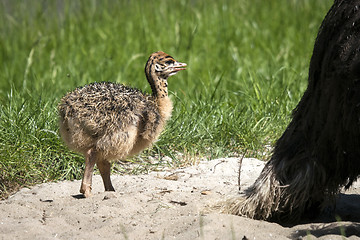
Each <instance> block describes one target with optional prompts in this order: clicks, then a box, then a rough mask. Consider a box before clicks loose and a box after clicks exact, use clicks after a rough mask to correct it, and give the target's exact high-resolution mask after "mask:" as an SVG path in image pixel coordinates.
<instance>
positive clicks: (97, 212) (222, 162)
mask: <svg viewBox="0 0 360 240" xmlns="http://www.w3.org/2000/svg"><path fill="white" fill-rule="evenodd" d="M238 161H239V159H238V158H227V159H216V160H212V161H203V162H200V164H199V165H197V166H192V167H187V168H182V169H176V170H169V171H163V172H151V173H149V174H146V175H136V176H128V175H127V176H120V175H112V181H113V185H114V187H115V189H116V190H117V191H116V192H103V190H104V189H103V185H102V181H101V177H100V176H98V175H96V176H94V179H93V196H92V197H91V198H87V199H85V198H82V197H81V195H79V194H78V193H79V188H80V181H63V182H54V183H44V184H40V185H36V186H34V187H32V188H23V189H21V190H20V191H19V192H17V193H16V194H14V195H12V196H10V197H9V198H8V199H6V200H4V201H1V202H0V212H1V215H0V239H258V240H259V239H344V236H346V237H347V238H348V239H360V182H359V181H358V182H356V183H355V184H354V185H353V186H352V187H351V189H350V190H348V191H347V192H346V193H344V194H341V195H340V196H339V199H338V201H337V205H336V209H335V212H336V214H337V215H338V216H340V218H341V220H340V218H338V220H336V219H335V217H334V214H330V213H328V214H327V215H326V214H325V215H324V216H321V217H319V219H317V220H315V221H313V222H306V223H302V224H298V225H295V226H292V227H285V226H281V225H279V224H277V223H270V222H266V221H257V220H252V219H248V218H244V217H239V216H233V215H227V214H220V213H218V212H214V211H211V212H208V208H207V206H209V205H210V206H211V205H213V204H215V203H216V202H218V201H221V200H224V199H226V198H228V197H230V196H234V195H236V194H238V185H237V184H238ZM242 165H243V166H242V171H241V189H242V190H244V189H245V188H246V187H247V186H249V185H250V184H251V183H253V182H254V181H255V179H256V177H257V176H258V175H259V174H260V171H261V169H262V168H263V166H264V162H262V161H259V160H257V159H251V158H247V159H244V160H243V164H242Z"/></svg>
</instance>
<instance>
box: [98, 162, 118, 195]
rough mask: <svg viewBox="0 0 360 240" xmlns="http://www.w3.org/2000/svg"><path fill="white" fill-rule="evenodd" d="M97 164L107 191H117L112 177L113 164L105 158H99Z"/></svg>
mask: <svg viewBox="0 0 360 240" xmlns="http://www.w3.org/2000/svg"><path fill="white" fill-rule="evenodd" d="M96 165H97V167H98V169H99V171H100V174H101V177H102V179H103V182H104V187H105V191H115V189H114V187H113V185H112V184H111V179H110V172H111V164H110V163H109V162H108V161H106V160H105V159H98V160H97V162H96Z"/></svg>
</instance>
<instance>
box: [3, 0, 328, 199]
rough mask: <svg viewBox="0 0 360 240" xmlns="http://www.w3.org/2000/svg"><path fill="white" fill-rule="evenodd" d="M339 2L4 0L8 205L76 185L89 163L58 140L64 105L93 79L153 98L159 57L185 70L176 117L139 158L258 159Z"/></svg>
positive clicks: (176, 91)
mask: <svg viewBox="0 0 360 240" xmlns="http://www.w3.org/2000/svg"><path fill="white" fill-rule="evenodd" d="M331 3H332V1H331V0H327V1H311V0H289V1H281V0H274V1H265V0H254V1H245V0H240V1H239V0H226V1H192V0H176V1H166V0H160V1H110V0H108V1H100V0H91V1H80V0H76V1H36V2H31V3H30V2H28V1H10V0H0V43H1V44H0V62H1V63H2V64H1V65H0V191H1V192H0V196H1V197H5V196H7V194H8V193H9V192H11V191H12V190H13V189H16V187H20V186H24V185H31V184H35V183H39V182H44V181H52V180H62V179H78V178H80V177H81V173H82V165H83V160H82V157H81V156H79V155H77V154H75V153H72V152H70V151H69V150H68V149H67V147H66V146H64V144H63V143H62V141H61V139H60V137H59V133H58V125H57V121H58V118H57V111H56V106H57V103H58V101H59V100H60V98H61V97H62V96H63V95H64V94H65V93H66V92H67V91H70V90H72V89H74V88H75V87H77V86H81V85H84V84H87V83H90V82H94V81H97V82H100V81H112V82H118V83H123V84H126V85H131V86H134V87H137V88H140V89H142V90H145V91H147V92H149V91H150V87H149V86H148V84H147V81H146V80H145V77H144V72H143V68H144V65H145V62H146V60H147V58H148V56H149V55H150V54H151V53H152V52H154V51H158V50H162V51H165V52H166V53H169V54H171V55H173V56H174V57H175V58H176V59H178V60H179V61H182V62H186V63H187V64H188V69H187V70H186V71H185V72H182V73H181V74H179V75H178V76H175V77H174V78H172V79H170V80H169V90H170V91H172V93H171V96H172V98H173V102H174V112H173V117H172V119H171V120H170V122H169V124H168V126H167V128H166V130H165V131H164V133H163V134H162V136H161V138H160V140H159V141H158V142H157V143H156V144H155V146H154V148H152V149H150V150H147V151H145V152H144V153H143V154H142V155H141V156H140V158H141V159H147V158H148V157H149V156H150V157H153V158H155V159H158V160H157V162H156V163H155V165H156V164H158V163H159V162H161V156H169V157H171V158H172V159H173V160H174V161H173V162H172V163H169V164H170V165H179V164H183V163H182V161H183V159H182V158H183V157H184V156H193V157H196V158H200V157H206V158H208V159H211V158H216V157H224V156H233V155H237V154H241V153H243V152H244V150H245V149H247V150H248V151H247V152H248V153H249V156H254V157H262V152H263V151H264V146H265V145H269V144H270V145H272V144H274V142H275V141H276V139H277V138H278V137H279V136H280V135H281V133H282V132H283V130H284V128H285V127H286V125H287V123H288V122H289V120H290V113H291V110H292V109H293V108H294V107H295V106H296V104H297V102H298V101H299V99H300V98H301V96H302V94H303V92H304V90H305V88H306V85H307V71H308V70H307V69H308V63H309V60H310V56H311V52H312V47H313V43H314V41H315V37H316V33H317V30H318V27H319V26H320V23H321V20H322V18H323V17H324V15H325V13H326V11H327V9H328V8H329V6H330V5H331ZM181 156H182V157H181ZM144 165H145V164H144ZM147 167H149V168H151V166H147Z"/></svg>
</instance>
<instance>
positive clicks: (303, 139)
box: [226, 0, 360, 222]
mask: <svg viewBox="0 0 360 240" xmlns="http://www.w3.org/2000/svg"><path fill="white" fill-rule="evenodd" d="M359 174H360V0H335V2H334V4H333V6H332V7H331V9H330V10H329V12H328V13H327V15H326V17H325V19H324V21H323V22H322V25H321V27H320V30H319V33H318V35H317V38H316V42H315V46H314V50H313V55H312V57H311V61H310V69H309V78H308V87H307V90H306V92H305V93H304V95H303V97H302V99H301V101H300V102H299V104H298V105H297V107H296V108H295V109H294V111H293V115H292V121H291V123H290V124H289V126H288V127H287V129H286V130H285V132H284V133H283V135H282V136H281V137H280V139H278V141H277V143H276V145H275V148H274V151H273V154H272V157H271V159H270V160H269V161H268V162H267V164H266V165H265V167H264V169H263V170H262V172H261V175H260V176H259V178H258V179H257V180H256V182H255V183H254V184H253V185H252V186H251V187H250V188H249V189H248V190H247V192H246V196H245V198H241V197H238V198H235V199H231V200H229V201H228V202H227V204H226V205H227V212H230V213H232V214H237V215H243V216H248V217H250V218H254V219H264V220H275V221H280V222H284V221H285V222H296V221H297V220H299V219H300V218H301V217H303V216H304V215H305V214H306V213H309V212H310V213H314V210H321V209H322V208H323V207H324V206H325V205H327V203H328V202H329V200H334V198H335V196H336V194H337V193H338V192H339V189H340V188H341V187H344V186H345V189H347V188H349V187H350V186H351V184H352V183H353V182H354V181H355V180H356V179H357V178H358V176H359Z"/></svg>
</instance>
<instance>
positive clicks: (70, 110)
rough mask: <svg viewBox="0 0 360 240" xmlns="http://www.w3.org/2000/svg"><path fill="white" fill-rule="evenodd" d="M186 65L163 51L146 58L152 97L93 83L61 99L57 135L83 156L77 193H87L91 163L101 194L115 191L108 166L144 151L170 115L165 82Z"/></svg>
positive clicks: (108, 84) (88, 194) (126, 88)
mask: <svg viewBox="0 0 360 240" xmlns="http://www.w3.org/2000/svg"><path fill="white" fill-rule="evenodd" d="M185 66H186V64H185V63H181V62H178V61H176V60H175V59H174V58H172V57H171V56H169V55H168V54H166V53H164V52H161V51H160V52H156V53H153V54H151V56H150V57H149V59H148V61H147V63H146V66H145V75H146V78H147V80H148V82H149V84H150V86H151V89H152V95H148V94H145V93H143V92H141V91H140V90H138V89H134V88H130V87H127V86H124V85H121V84H115V83H110V82H102V83H92V84H89V85H86V86H84V87H80V88H77V89H75V90H74V91H72V92H70V93H68V94H67V95H66V96H64V97H63V98H62V99H61V101H60V104H59V106H58V110H59V114H60V134H61V136H62V138H63V140H64V142H65V143H66V144H67V145H68V147H69V148H70V149H72V150H74V151H76V152H79V153H82V154H83V155H84V157H85V171H84V176H83V179H82V183H81V188H80V192H81V193H82V194H84V196H85V197H89V196H90V195H91V184H92V175H93V170H94V165H95V163H96V165H97V167H98V169H99V171H100V174H101V177H102V179H103V182H104V187H105V191H115V190H114V187H113V186H112V183H111V179H110V170H111V163H112V162H113V161H115V160H125V158H126V157H129V156H132V155H134V154H137V153H139V152H141V151H142V150H143V149H145V148H146V147H149V146H150V145H151V144H152V143H153V142H154V141H155V140H156V139H157V138H158V136H159V135H160V133H161V131H162V130H163V129H164V126H165V123H166V121H167V120H168V119H169V118H170V116H171V111H172V103H171V100H170V98H169V97H168V89H167V86H168V84H167V79H168V77H170V76H172V75H175V74H176V73H177V72H178V71H180V70H185V68H184V67H185Z"/></svg>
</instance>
